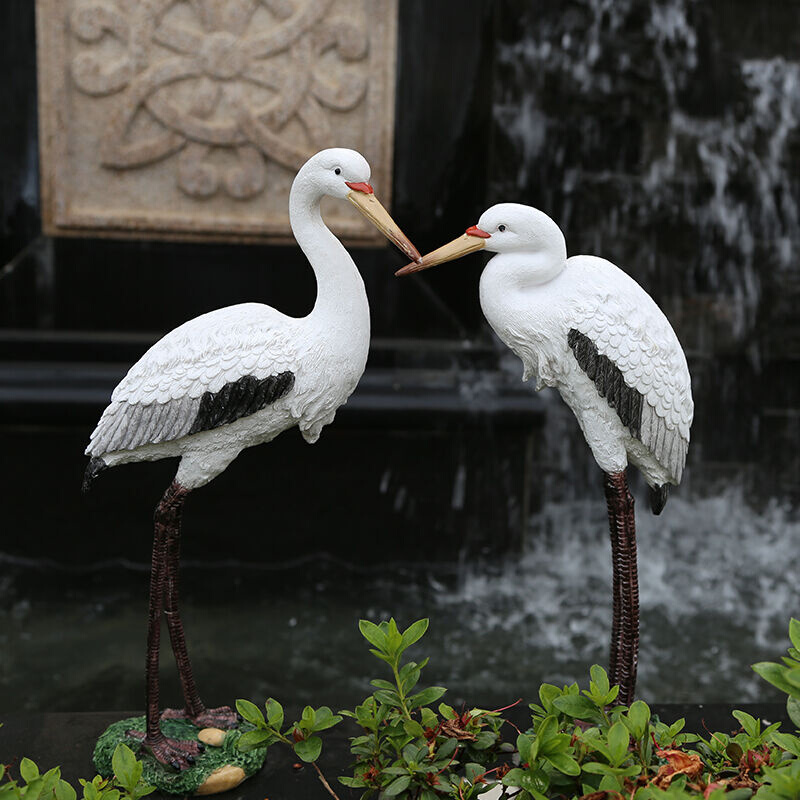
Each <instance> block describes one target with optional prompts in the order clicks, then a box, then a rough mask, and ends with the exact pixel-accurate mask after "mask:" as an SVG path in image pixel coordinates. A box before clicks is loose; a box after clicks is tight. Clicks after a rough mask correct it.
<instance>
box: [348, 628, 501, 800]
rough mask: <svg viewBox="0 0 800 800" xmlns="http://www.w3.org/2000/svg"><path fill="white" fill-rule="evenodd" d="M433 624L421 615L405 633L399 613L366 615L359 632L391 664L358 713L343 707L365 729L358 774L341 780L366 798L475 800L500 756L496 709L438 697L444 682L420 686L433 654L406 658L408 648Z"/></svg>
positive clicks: (357, 746)
mask: <svg viewBox="0 0 800 800" xmlns="http://www.w3.org/2000/svg"><path fill="white" fill-rule="evenodd" d="M427 629H428V620H427V619H421V620H418V621H417V622H414V623H413V624H411V625H409V627H408V628H406V629H405V630H404V631H402V632H401V631H400V630H399V629H398V627H397V623H396V622H395V621H394V619H390V620H389V621H388V622H381V623H380V625H375V624H374V623H372V622H369V621H367V620H361V622H360V623H359V630H360V631H361V634H362V636H363V637H364V638H365V639H366V640H367V641H368V642H369V643H370V644H371V645H372V649H371V650H370V652H371V653H372V654H373V655H374V656H375V657H376V658H378V659H380V660H381V661H383V662H385V663H386V664H387V665H388V667H389V668H390V670H391V672H392V677H393V678H394V681H393V682H390V681H386V680H383V679H375V680H373V681H372V682H371V683H372V685H373V686H374V687H375V689H376V690H375V691H374V692H373V693H372V694H371V695H370V696H369V697H367V698H366V699H365V700H364V702H363V703H361V704H360V705H358V706H357V707H356V708H355V709H354V710H352V711H341V712H340V713H341V714H342V715H343V716H347V717H350V718H351V719H353V720H355V721H356V723H357V724H358V725H359V726H360V727H361V729H362V730H363V734H362V735H359V736H356V737H354V738H352V739H351V741H350V744H351V747H350V749H351V752H352V753H353V755H354V756H355V757H356V761H355V765H354V771H353V775H352V776H343V777H340V778H339V780H340V781H341V783H342V784H344V785H345V786H349V787H351V788H355V789H362V790H363V792H362V795H361V796H362V797H364V798H367V797H371V796H373V795H375V794H380V797H381V798H392V797H396V798H400V799H401V800H402V799H403V798H415V800H436V798H440V797H442V796H450V797H457V798H459V800H469V798H474V797H477V796H478V795H479V794H480V793H482V792H483V791H485V790H486V789H487V788H489V784H490V782H491V777H492V774H493V773H497V772H498V771H499V770H500V769H502V767H501V765H500V764H497V765H496V766H491V765H492V764H495V762H497V761H498V758H499V757H500V755H501V741H500V727H501V725H502V724H503V720H502V718H501V717H500V715H499V712H497V711H486V710H483V709H478V708H473V709H470V710H465V711H462V712H461V713H459V712H457V711H456V710H455V709H453V708H452V707H451V706H448V705H447V704H445V703H440V704H439V706H438V709H437V710H434V709H433V708H431V705H432V704H433V703H435V702H436V701H437V700H439V699H440V698H441V697H442V695H444V693H445V691H446V690H445V689H444V688H443V687H441V686H431V687H428V688H425V689H421V690H418V689H417V686H418V683H419V680H420V676H421V673H422V670H423V668H424V667H425V666H426V664H427V663H428V659H425V660H423V661H422V662H420V663H417V662H415V661H408V662H406V663H402V656H403V654H404V652H405V651H406V650H407V649H408V648H409V647H411V645H413V644H415V643H416V642H417V641H419V640H420V639H421V638H422V636H423V635H424V634H425V632H426V631H427Z"/></svg>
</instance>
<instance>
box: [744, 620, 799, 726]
mask: <svg viewBox="0 0 800 800" xmlns="http://www.w3.org/2000/svg"><path fill="white" fill-rule="evenodd" d="M789 639H790V641H791V643H792V646H791V647H790V648H789V655H788V656H784V658H783V664H776V663H775V662H773V661H761V662H759V663H758V664H753V669H754V670H755V671H756V672H757V673H758V674H759V675H760V676H761V677H762V678H763V679H764V680H765V681H769V683H771V684H772V685H773V686H777V687H778V688H779V689H780V690H781V691H782V692H785V693H786V694H787V695H788V697H787V699H786V713H787V714H788V715H789V719H791V720H792V722H794V724H795V725H796V726H797V727H798V728H800V621H798V620H796V619H794V618H793V619H791V620H790V621H789Z"/></svg>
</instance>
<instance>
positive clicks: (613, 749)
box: [607, 722, 630, 767]
mask: <svg viewBox="0 0 800 800" xmlns="http://www.w3.org/2000/svg"><path fill="white" fill-rule="evenodd" d="M607 741H608V749H609V752H610V753H611V764H612V766H614V767H618V766H619V765H620V764H621V763H622V762H623V761H624V760H625V758H626V757H627V755H628V745H629V744H630V736H629V734H628V729H627V728H626V727H625V725H623V723H622V722H615V723H614V724H613V725H612V726H611V729H610V730H609V731H608V739H607Z"/></svg>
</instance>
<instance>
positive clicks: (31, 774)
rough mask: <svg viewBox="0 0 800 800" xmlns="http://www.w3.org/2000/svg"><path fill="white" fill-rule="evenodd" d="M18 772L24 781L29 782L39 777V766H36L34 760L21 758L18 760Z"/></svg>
mask: <svg viewBox="0 0 800 800" xmlns="http://www.w3.org/2000/svg"><path fill="white" fill-rule="evenodd" d="M19 774H20V775H21V776H22V780H24V781H25V783H30V782H31V781H35V780H36V779H37V778H38V777H39V767H37V766H36V762H35V761H31V760H30V759H29V758H23V759H22V761H20V762H19Z"/></svg>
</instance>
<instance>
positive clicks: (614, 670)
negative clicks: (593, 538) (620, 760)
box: [605, 470, 639, 705]
mask: <svg viewBox="0 0 800 800" xmlns="http://www.w3.org/2000/svg"><path fill="white" fill-rule="evenodd" d="M605 494H606V504H607V506H608V521H609V527H610V532H611V555H612V562H613V572H614V581H613V583H614V604H613V623H612V627H611V631H612V633H611V637H612V638H611V657H610V663H609V673H610V675H609V677H610V679H611V682H612V684H613V683H616V684H619V687H620V692H619V702H620V703H623V704H625V705H630V703H631V702H632V701H633V695H634V691H635V689H636V671H637V666H638V662H639V576H638V568H637V558H636V523H635V517H634V510H633V506H634V502H633V495H631V493H630V490H629V489H628V478H627V476H626V474H625V471H624V470H623V471H622V472H614V473H606V476H605Z"/></svg>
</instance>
